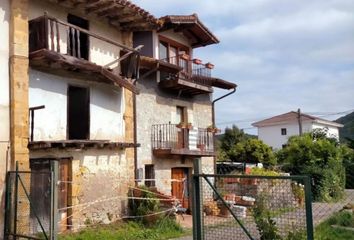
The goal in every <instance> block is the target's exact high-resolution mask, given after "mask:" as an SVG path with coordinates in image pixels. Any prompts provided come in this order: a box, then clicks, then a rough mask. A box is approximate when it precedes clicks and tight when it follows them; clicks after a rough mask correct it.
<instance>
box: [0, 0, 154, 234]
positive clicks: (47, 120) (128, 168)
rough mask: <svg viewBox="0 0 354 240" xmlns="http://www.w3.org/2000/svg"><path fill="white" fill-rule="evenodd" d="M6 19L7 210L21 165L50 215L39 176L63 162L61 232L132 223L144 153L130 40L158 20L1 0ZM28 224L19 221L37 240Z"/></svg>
mask: <svg viewBox="0 0 354 240" xmlns="http://www.w3.org/2000/svg"><path fill="white" fill-rule="evenodd" d="M0 20H1V22H0V24H1V25H0V29H1V30H0V31H1V33H2V37H4V39H5V41H8V43H9V44H6V43H4V44H2V46H1V48H0V51H1V54H0V63H1V68H0V75H1V77H2V78H1V87H0V91H1V94H0V95H1V96H0V107H1V108H0V116H1V121H2V128H1V130H0V136H1V139H0V141H1V142H0V160H1V163H0V164H1V168H0V169H1V172H0V180H1V181H0V184H1V185H0V193H1V196H2V197H1V201H3V199H4V190H3V189H4V176H5V172H6V171H7V170H14V169H15V162H17V163H18V167H19V170H21V171H31V172H32V174H31V179H29V180H28V181H27V183H25V187H27V188H28V189H30V191H32V192H36V193H37V194H35V195H33V197H35V198H36V199H34V202H35V204H36V205H38V206H40V205H42V206H47V205H48V204H49V203H48V201H47V199H46V198H45V197H43V196H44V192H41V191H43V189H45V188H46V187H47V186H46V185H45V184H46V183H43V184H35V183H38V181H39V180H40V179H38V178H40V177H38V176H39V175H40V174H36V173H41V172H47V171H49V170H50V166H51V163H52V162H57V163H58V166H59V170H58V172H57V173H56V174H57V175H58V178H59V182H58V192H59V193H58V194H59V197H58V208H59V221H60V226H59V228H60V229H59V230H60V231H64V230H66V229H69V228H70V229H76V228H79V227H81V226H84V225H85V224H86V223H87V222H90V223H95V222H103V223H109V222H113V221H115V220H117V219H119V218H120V217H122V216H125V215H127V194H128V191H129V189H130V188H131V187H132V186H134V185H135V181H134V178H135V176H134V174H135V172H134V158H135V156H134V152H135V150H134V149H135V148H136V147H138V144H137V142H136V141H135V138H134V125H135V123H134V108H133V107H134V106H133V102H134V100H133V99H134V95H135V94H137V92H138V90H137V88H136V86H135V85H134V82H135V80H136V79H137V76H138V59H139V53H138V51H137V49H134V48H133V34H132V33H133V31H147V30H151V29H155V28H156V26H157V19H155V18H154V17H153V16H152V15H150V14H149V13H148V12H146V11H145V10H143V9H141V8H140V7H138V6H136V5H134V4H132V3H131V2H129V1H71V0H67V1H42V0H21V1H20V0H13V1H7V0H5V1H1V4H0ZM7 46H10V47H9V48H8V47H7ZM7 64H8V65H7ZM10 99H11V101H10ZM9 141H10V142H9ZM38 193H43V194H38ZM113 198H114V200H115V201H112V199H113ZM109 199H111V200H109ZM18 204H19V206H18V208H19V209H24V208H25V207H22V206H21V204H26V203H25V202H21V201H20V202H19V203H18ZM1 206H2V207H1V211H3V209H4V203H3V202H1ZM80 206H81V207H80ZM27 208H28V207H27ZM47 209H49V206H48V208H47ZM27 210H28V209H27ZM27 210H26V211H27ZM37 214H38V215H39V216H40V218H42V217H43V218H44V215H45V214H47V212H39V213H37ZM29 215H30V214H28V215H27V214H22V215H19V216H18V219H17V221H18V222H20V223H21V222H22V223H28V222H30V223H29V224H24V225H26V226H27V228H30V229H23V231H26V232H35V231H36V230H38V228H39V226H38V223H37V224H35V223H32V222H34V221H32V220H31V219H30V220H29V219H28V218H29V217H30V218H31V216H29ZM2 217H3V214H1V220H0V222H1V227H3V222H2V221H3V219H2ZM32 217H33V216H32ZM33 218H34V217H33ZM2 233H3V231H1V234H2ZM19 234H20V232H19Z"/></svg>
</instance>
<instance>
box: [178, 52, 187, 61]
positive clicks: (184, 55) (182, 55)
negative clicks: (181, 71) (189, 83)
mask: <svg viewBox="0 0 354 240" xmlns="http://www.w3.org/2000/svg"><path fill="white" fill-rule="evenodd" d="M179 57H180V58H181V59H183V60H186V61H189V55H188V54H186V53H182V54H181V55H179Z"/></svg>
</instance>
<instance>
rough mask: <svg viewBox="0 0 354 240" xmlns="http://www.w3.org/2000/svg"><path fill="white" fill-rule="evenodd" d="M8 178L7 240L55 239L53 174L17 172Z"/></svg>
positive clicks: (6, 206) (46, 172)
mask: <svg viewBox="0 0 354 240" xmlns="http://www.w3.org/2000/svg"><path fill="white" fill-rule="evenodd" d="M17 169H18V168H17ZM6 177H7V178H6V200H5V232H4V235H5V239H46V240H48V239H52V238H53V236H54V235H55V234H54V231H53V230H54V226H55V224H54V222H55V221H54V214H53V206H54V204H55V201H54V199H55V196H54V191H52V189H54V184H55V181H54V174H53V171H36V172H33V171H32V172H30V171H18V170H16V171H10V172H8V173H7V176H6Z"/></svg>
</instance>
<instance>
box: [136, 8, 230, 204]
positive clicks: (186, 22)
mask: <svg viewBox="0 0 354 240" xmlns="http://www.w3.org/2000/svg"><path fill="white" fill-rule="evenodd" d="M159 20H160V23H161V26H160V27H159V28H158V29H156V30H153V31H141V32H135V33H134V36H133V40H134V46H138V45H140V44H142V45H144V48H143V49H142V50H141V55H142V56H141V60H140V68H141V70H140V78H139V80H138V82H137V87H138V89H139V91H140V93H139V95H137V96H136V98H137V99H136V106H137V116H136V118H137V134H138V135H137V139H138V142H139V143H141V146H140V147H139V148H138V149H137V160H136V167H137V172H138V174H137V178H138V181H139V184H145V185H147V186H150V187H154V188H156V190H157V191H158V192H160V193H163V194H166V195H169V196H173V197H175V198H177V199H179V200H180V201H181V203H182V205H183V207H185V208H190V205H191V204H190V203H191V201H190V199H191V198H190V197H191V193H190V189H191V185H190V180H191V175H192V173H193V161H194V159H195V158H200V159H201V162H202V170H203V172H205V173H214V171H215V162H214V160H215V159H214V153H215V151H214V142H213V138H214V133H215V128H214V126H215V123H213V109H212V108H213V105H212V100H213V98H212V93H213V88H214V87H219V88H221V89H225V90H232V89H235V88H236V84H234V83H231V82H227V81H224V80H222V79H218V78H215V77H213V76H212V75H211V72H212V68H213V65H212V64H211V63H202V60H200V59H197V58H196V56H194V55H193V50H194V49H195V48H197V47H201V46H207V45H210V44H216V43H218V42H219V41H218V39H217V38H216V37H215V36H214V35H213V34H212V33H211V32H210V30H209V29H207V28H206V27H205V26H204V25H203V23H202V22H201V21H200V20H199V18H198V16H197V15H196V14H194V15H187V16H165V17H162V18H160V19H159Z"/></svg>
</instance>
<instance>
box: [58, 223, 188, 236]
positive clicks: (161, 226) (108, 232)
mask: <svg viewBox="0 0 354 240" xmlns="http://www.w3.org/2000/svg"><path fill="white" fill-rule="evenodd" d="M187 233H188V232H185V231H184V230H183V229H182V227H181V226H180V225H179V224H177V223H176V222H175V221H174V220H172V219H169V218H164V219H160V220H159V221H157V222H156V223H155V224H153V225H151V226H149V227H146V225H144V224H142V223H139V222H135V221H129V222H120V223H115V224H110V225H101V226H96V227H94V228H85V229H83V230H82V231H79V232H77V233H71V234H63V235H59V240H97V239H105V240H117V239H124V240H148V239H149V240H150V239H151V240H160V239H161V240H162V239H171V238H176V237H180V236H183V235H185V234H187Z"/></svg>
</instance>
